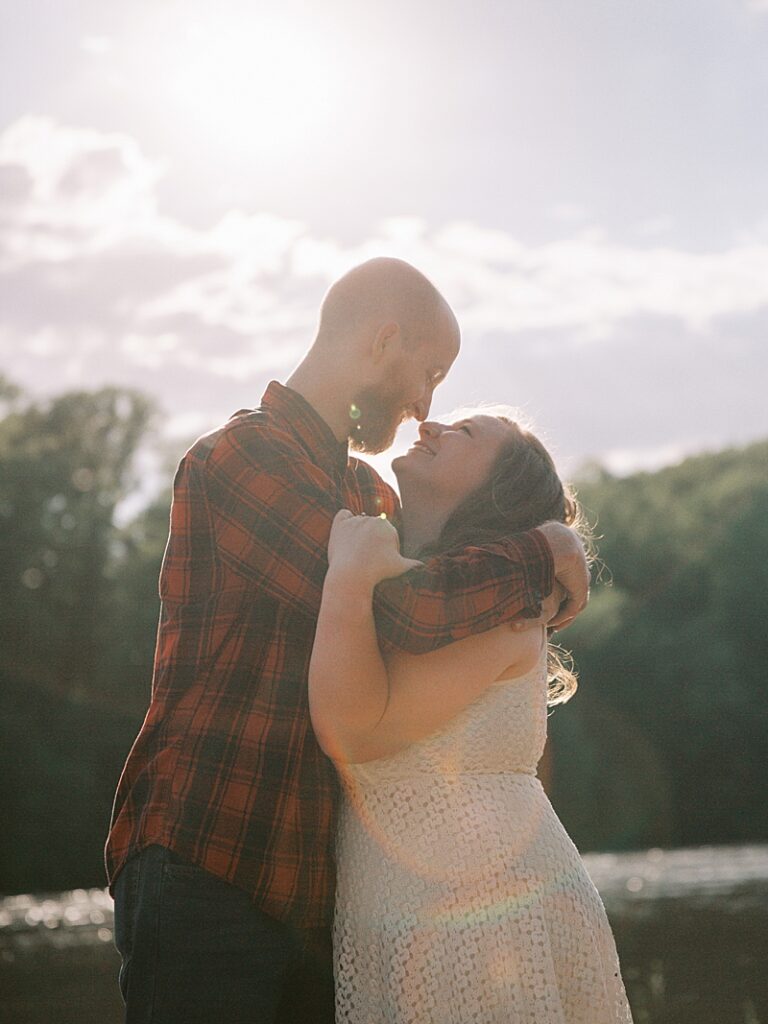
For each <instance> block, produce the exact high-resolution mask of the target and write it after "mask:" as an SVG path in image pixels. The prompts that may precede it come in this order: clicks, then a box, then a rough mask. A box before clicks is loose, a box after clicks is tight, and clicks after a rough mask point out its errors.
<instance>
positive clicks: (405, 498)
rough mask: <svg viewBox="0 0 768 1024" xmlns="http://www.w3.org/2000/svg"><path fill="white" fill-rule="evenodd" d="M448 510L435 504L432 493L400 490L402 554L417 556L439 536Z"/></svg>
mask: <svg viewBox="0 0 768 1024" xmlns="http://www.w3.org/2000/svg"><path fill="white" fill-rule="evenodd" d="M449 512H450V510H449V509H441V508H440V507H439V506H436V505H435V502H434V495H429V494H420V493H418V492H414V491H403V492H402V516H401V520H402V527H403V545H402V547H403V552H402V553H403V554H404V555H405V557H406V558H416V557H418V552H419V551H420V550H421V549H422V548H423V547H425V545H427V544H432V543H434V541H436V540H437V538H438V537H439V536H440V532H441V530H442V529H443V526H445V523H446V521H447V519H448V515H449Z"/></svg>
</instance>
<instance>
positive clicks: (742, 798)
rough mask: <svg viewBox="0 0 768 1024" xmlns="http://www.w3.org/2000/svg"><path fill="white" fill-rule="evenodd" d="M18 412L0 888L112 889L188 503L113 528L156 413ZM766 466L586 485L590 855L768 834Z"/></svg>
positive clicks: (9, 478) (65, 403) (576, 732)
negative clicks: (108, 880) (161, 585)
mask: <svg viewBox="0 0 768 1024" xmlns="http://www.w3.org/2000/svg"><path fill="white" fill-rule="evenodd" d="M0 416H2V418H1V419H0V580H2V591H1V592H0V598H2V599H1V600H0V636H1V637H2V646H0V805H2V806H3V808H4V809H5V811H6V820H7V821H8V822H9V823H10V824H9V825H7V826H6V827H5V828H4V829H3V830H1V831H0V892H3V891H4V892H12V891H19V890H24V889H56V888H66V887H69V886H77V885H99V884H103V874H102V868H101V851H102V846H103V842H104V839H105V835H106V830H107V825H108V820H109V812H110V807H111V801H112V796H113V793H114V789H115V785H116V783H117V778H118V776H119V773H120V769H121V766H122V764H123V761H124V759H125V756H126V753H127V751H128V749H129V747H130V745H131V743H132V741H133V739H134V737H135V735H136V732H137V730H138V727H139V725H140V723H141V720H142V717H143V715H144V712H145V710H146V706H147V702H148V698H149V692H150V682H151V674H152V656H153V649H154V640H155V630H156V624H157V613H158V603H159V602H158V597H157V577H158V571H159V567H160V561H161V558H162V552H163V548H164V546H165V542H166V538H167V530H168V507H169V497H170V495H169V491H168V489H165V490H164V492H163V493H162V494H160V495H159V496H158V497H157V499H156V500H155V501H154V502H153V503H152V504H150V505H149V506H148V507H147V508H145V509H144V510H143V511H141V512H140V513H139V514H138V515H137V516H135V518H134V519H133V520H132V521H130V522H129V523H128V524H127V525H125V526H123V527H118V526H117V525H116V523H115V511H116V509H119V507H120V503H121V502H122V501H123V500H124V498H125V497H126V496H127V495H128V494H129V493H130V492H131V491H132V490H133V489H134V488H135V485H136V482H137V480H136V470H135V468H134V467H135V455H136V451H137V449H138V448H139V446H140V445H145V444H146V441H147V438H152V433H151V426H152V409H151V407H150V405H149V404H148V402H147V401H146V399H145V398H144V397H143V396H141V395H139V394H136V393H133V392H128V391H121V390H116V389H104V390H102V391H98V392H92V393H91V392H89V393H85V392H79V393H72V394H65V395H62V396H60V397H58V398H56V399H54V400H53V401H51V402H48V403H39V402H33V401H30V400H29V399H28V398H27V397H25V396H24V395H23V394H21V393H20V392H19V390H18V389H17V388H14V386H13V385H12V384H10V383H9V382H8V381H5V380H4V379H3V378H0ZM153 443H155V442H154V439H153ZM766 468H768V443H762V444H758V445H753V446H751V447H750V448H747V449H744V450H741V451H726V452H721V453H719V454H716V455H707V456H701V457H698V458H695V459H689V460H687V461H686V462H684V463H683V464H682V465H680V466H676V467H673V468H670V469H665V470H662V471H661V472H659V473H654V474H639V475H637V476H633V477H630V478H627V479H615V478H613V477H611V476H610V475H609V474H607V473H605V472H604V471H599V470H594V469H593V471H592V472H591V474H590V478H589V480H588V481H585V482H584V483H583V485H582V487H581V498H582V499H583V501H584V503H585V505H586V506H587V508H588V509H590V510H591V512H592V515H593V517H596V518H597V520H598V525H597V532H598V534H599V535H601V536H602V539H601V541H600V554H601V557H602V559H603V560H604V561H605V563H606V565H607V568H608V571H606V572H605V573H604V574H603V582H602V583H598V584H597V585H596V587H595V591H594V595H593V599H592V602H591V604H590V607H589V608H588V610H587V611H586V612H585V614H584V615H583V616H582V617H581V618H580V619H579V620H578V622H577V623H576V624H575V625H574V626H573V627H572V628H571V629H570V630H569V631H568V632H567V633H566V634H564V636H563V642H564V644H565V646H566V647H570V648H571V649H572V650H573V652H574V655H575V658H576V662H577V665H578V668H579V670H580V687H579V691H578V693H577V694H576V696H575V697H574V699H573V700H572V701H571V702H569V703H568V704H567V705H566V706H565V707H561V708H558V709H556V710H555V712H554V713H553V714H552V716H551V718H550V729H551V732H552V737H553V748H554V761H555V792H554V794H553V802H554V803H555V806H556V808H557V810H558V812H559V813H560V815H561V817H562V819H563V821H564V823H565V825H566V827H567V828H568V829H569V831H570V832H571V834H572V835H573V837H574V839H575V841H576V842H577V844H578V845H579V846H580V847H581V848H582V849H584V850H587V849H628V848H632V847H642V846H647V845H679V844H683V845H687V844H697V843H722V842H747V841H765V840H766V839H768V805H767V804H766V802H765V800H764V799H763V793H764V782H763V768H764V763H765V751H766V741H765V737H766V735H768V713H767V712H766V702H765V699H764V693H763V691H764V683H765V678H766V668H765V666H766V661H767V659H768V640H767V639H766V629H765V622H766V620H767V619H768V607H767V605H768V598H767V597H766V594H768V579H767V577H768V474H766ZM607 580H610V581H611V582H610V584H608V583H607V582H605V581H607Z"/></svg>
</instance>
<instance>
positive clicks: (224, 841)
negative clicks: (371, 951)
mask: <svg viewBox="0 0 768 1024" xmlns="http://www.w3.org/2000/svg"><path fill="white" fill-rule="evenodd" d="M342 507H347V508H350V509H352V511H353V512H356V513H362V512H365V513H367V514H369V515H373V514H379V513H381V512H386V514H387V515H388V516H390V517H392V518H394V519H396V517H397V516H398V512H399V508H398V502H397V497H396V495H395V492H394V491H393V490H392V489H391V488H390V487H389V486H388V485H387V484H385V483H384V482H383V481H382V480H381V479H380V477H379V476H378V475H377V474H376V473H375V472H374V470H373V469H371V467H370V466H368V465H367V464H366V463H365V462H361V461H359V460H358V459H355V458H348V454H347V447H346V445H345V444H339V442H338V441H337V440H336V439H335V437H334V436H333V434H332V433H331V431H330V429H329V428H328V426H327V425H326V424H325V422H324V421H323V420H322V419H321V418H320V417H319V416H318V414H317V413H316V412H315V411H314V410H313V409H312V408H311V406H310V405H309V404H308V403H307V402H305V401H304V399H303V398H301V397H300V396H299V395H298V394H297V393H296V392H294V391H291V390H290V389H288V388H285V387H283V386H282V385H280V384H278V383H276V382H274V381H273V382H272V383H271V384H270V385H269V387H268V389H267V391H266V393H265V395H264V397H263V399H262V405H261V406H260V407H259V408H258V409H256V410H249V411H245V412H240V413H236V414H235V416H234V417H233V418H232V419H231V420H230V421H229V422H228V423H227V424H225V425H224V426H223V427H221V428H220V429H219V430H217V431H214V432H213V433H211V434H208V435H206V436H204V437H202V438H200V440H198V441H197V442H196V443H195V444H194V445H193V446H192V448H191V449H190V451H189V452H187V454H186V455H185V456H184V458H183V459H182V461H181V464H180V466H179V469H178V471H177V474H176V478H175V481H174V494H173V504H172V507H171V529H170V536H169V539H168V547H167V549H166V553H165V558H164V561H163V567H162V571H161V575H160V596H161V599H162V604H161V612H160V623H159V628H158V635H157V647H156V651H155V671H154V677H153V682H152V699H151V703H150V707H149V711H148V712H147V716H146V718H145V720H144V724H143V725H142V727H141V731H140V732H139V735H138V737H137V739H136V742H135V743H134V745H133V748H132V749H131V752H130V754H129V755H128V760H127V762H126V765H125V767H124V769H123V773H122V776H121V778H120V782H119V785H118V789H117V794H116V797H115V805H114V811H113V817H112V827H111V831H110V835H109V838H108V840H107V847H106V862H107V873H108V876H109V880H110V884H113V883H114V880H115V878H116V876H117V874H118V873H119V871H120V870H121V868H122V867H123V865H124V864H125V862H126V860H127V859H128V858H129V857H130V856H132V855H133V854H135V853H137V852H138V851H139V850H141V849H143V848H144V847H145V846H147V845H149V844H150V843H159V844H161V845H163V846H165V847H167V848H169V849H170V850H173V851H174V852H175V853H176V854H178V856H179V857H180V858H182V859H183V860H186V861H188V862H189V863H192V864H196V865H198V866H200V867H201V868H204V869H205V870H207V871H209V872H211V873H212V874H214V875H217V876H219V877H220V878H223V879H225V880H226V881H228V882H230V883H232V884H233V885H235V886H238V887H239V888H241V889H244V890H245V891H247V892H248V893H250V894H251V896H252V898H253V900H254V903H255V904H256V905H257V906H259V907H261V908H262V909H263V910H265V911H266V912H267V913H269V914H271V915H273V916H274V917H277V918H280V919H283V920H290V921H293V922H294V923H296V924H298V925H300V926H306V927H312V926H318V925H324V924H327V923H328V921H329V919H330V915H331V911H332V906H333V891H334V871H333V833H334V818H335V807H336V799H337V781H336V775H335V771H334V768H333V765H332V764H331V762H330V761H329V760H328V759H327V758H326V757H325V755H324V754H323V753H322V751H321V750H320V748H319V747H318V745H317V742H316V740H315V738H314V734H313V732H312V727H311V723H310V718H309V709H308V702H307V672H308V666H309V658H310V654H311V649H312V641H313V637H314V631H315V623H316V619H317V614H318V611H319V607H320V598H321V593H322V586H323V578H324V576H325V572H326V569H327V560H326V546H327V541H328V534H329V532H330V527H331V522H332V520H333V517H334V515H335V514H336V512H337V511H338V510H339V509H340V508H342ZM552 585H553V577H552V557H551V553H550V551H549V547H548V545H547V543H546V541H545V540H544V537H543V536H542V535H541V534H540V533H538V532H537V531H535V530H534V531H531V532H530V533H528V534H523V535H519V536H516V537H514V538H510V539H509V540H507V541H505V542H504V543H499V544H495V545H492V546H491V547H485V548H471V549H468V550H465V551H463V552H460V553H458V554H457V555H455V556H453V557H449V556H442V557H441V558H438V559H435V560H433V561H431V562H429V563H428V564H427V565H426V566H425V567H424V568H419V569H417V570H413V571H411V572H410V573H409V574H407V576H405V577H401V578H399V579H395V580H388V581H386V582H385V583H383V584H380V585H379V587H378V588H377V590H376V594H375V598H374V608H375V614H376V623H377V629H378V631H379V636H380V640H381V643H382V647H383V648H384V649H387V648H389V649H392V648H399V649H401V650H405V651H410V652H413V653H420V652H425V651H429V650H433V649H435V648H437V647H439V646H441V645H442V644H445V643H448V642H450V641H452V640H457V639H460V638H461V637H463V636H467V635H469V634H470V633H476V632H482V631H483V630H486V629H490V628H491V627H493V626H495V625H497V624H499V622H502V621H504V620H505V619H508V618H511V617H513V616H515V615H519V614H524V615H525V614H528V615H532V614H536V613H537V611H538V608H539V603H540V600H541V598H542V596H545V595H546V594H548V593H549V592H550V590H551V589H552Z"/></svg>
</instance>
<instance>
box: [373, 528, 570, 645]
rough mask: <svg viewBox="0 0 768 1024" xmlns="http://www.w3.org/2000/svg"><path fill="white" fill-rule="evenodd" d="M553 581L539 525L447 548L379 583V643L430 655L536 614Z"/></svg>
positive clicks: (376, 601) (376, 612) (549, 554)
mask: <svg viewBox="0 0 768 1024" xmlns="http://www.w3.org/2000/svg"><path fill="white" fill-rule="evenodd" d="M553 586H554V563H553V559H552V552H551V550H550V547H549V544H548V543H547V541H546V539H545V537H544V534H543V533H541V531H539V530H531V531H529V532H528V533H522V534H516V535H514V536H510V537H508V538H505V539H503V540H501V541H497V542H495V543H493V544H488V545H483V546H482V547H468V548H464V549H463V550H461V551H458V552H454V553H449V554H445V555H441V556H439V557H438V558H434V559H432V560H431V561H429V562H428V563H427V564H426V565H425V566H424V567H423V568H416V569H411V571H410V572H407V573H405V574H404V575H403V576H397V577H395V578H394V579H390V580H383V581H382V582H381V583H379V584H378V586H377V587H376V590H375V592H374V602H373V608H374V616H375V619H376V630H377V633H378V637H379V644H380V646H381V649H382V650H383V651H385V652H386V651H392V650H401V651H406V652H407V653H409V654H426V653H427V652H428V651H432V650H436V649H437V648H438V647H442V646H444V645H445V644H448V643H453V642H454V641H456V640H461V639H463V638H464V637H466V636H470V635H471V634H474V633H484V632H486V631H487V630H489V629H492V628H493V627H494V626H498V625H500V624H501V623H503V622H506V621H508V620H510V619H514V618H517V617H524V618H534V617H536V616H537V615H538V614H539V612H540V610H541V601H542V600H543V599H544V598H545V597H547V596H548V595H549V594H550V593H551V591H552V587H553Z"/></svg>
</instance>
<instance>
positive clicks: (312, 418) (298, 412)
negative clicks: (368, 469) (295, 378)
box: [261, 380, 349, 475]
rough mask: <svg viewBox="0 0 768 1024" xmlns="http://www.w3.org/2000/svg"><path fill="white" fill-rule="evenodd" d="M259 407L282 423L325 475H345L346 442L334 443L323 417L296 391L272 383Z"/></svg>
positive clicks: (274, 382) (331, 433) (346, 460)
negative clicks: (331, 473) (334, 473)
mask: <svg viewBox="0 0 768 1024" xmlns="http://www.w3.org/2000/svg"><path fill="white" fill-rule="evenodd" d="M261 404H262V406H263V407H266V408H267V409H269V410H270V411H271V412H272V413H273V414H274V415H275V416H277V417H278V418H279V419H281V420H283V421H284V423H285V426H286V427H287V428H288V430H290V432H291V433H292V434H293V435H294V436H295V437H296V439H297V440H298V441H299V442H300V444H301V445H302V447H304V448H305V449H306V451H307V452H308V454H309V455H310V456H311V458H312V460H313V462H315V463H316V465H318V466H319V467H320V468H321V469H324V470H326V472H336V473H340V474H342V475H343V474H344V473H345V472H346V469H347V462H348V458H349V451H348V447H347V442H346V441H337V440H336V436H335V434H334V433H333V431H332V430H331V428H330V427H329V426H328V424H327V423H326V422H325V420H324V419H323V418H322V416H321V415H320V414H319V413H318V412H316V411H315V410H314V409H313V408H312V406H311V405H310V404H309V402H308V401H307V400H306V399H305V398H303V397H302V396H301V395H300V394H299V393H298V391H294V390H293V388H287V387H286V386H285V385H284V384H280V383H279V382H278V381H276V380H272V381H270V382H269V384H268V386H267V390H266V391H265V392H264V394H263V395H262V398H261Z"/></svg>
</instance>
